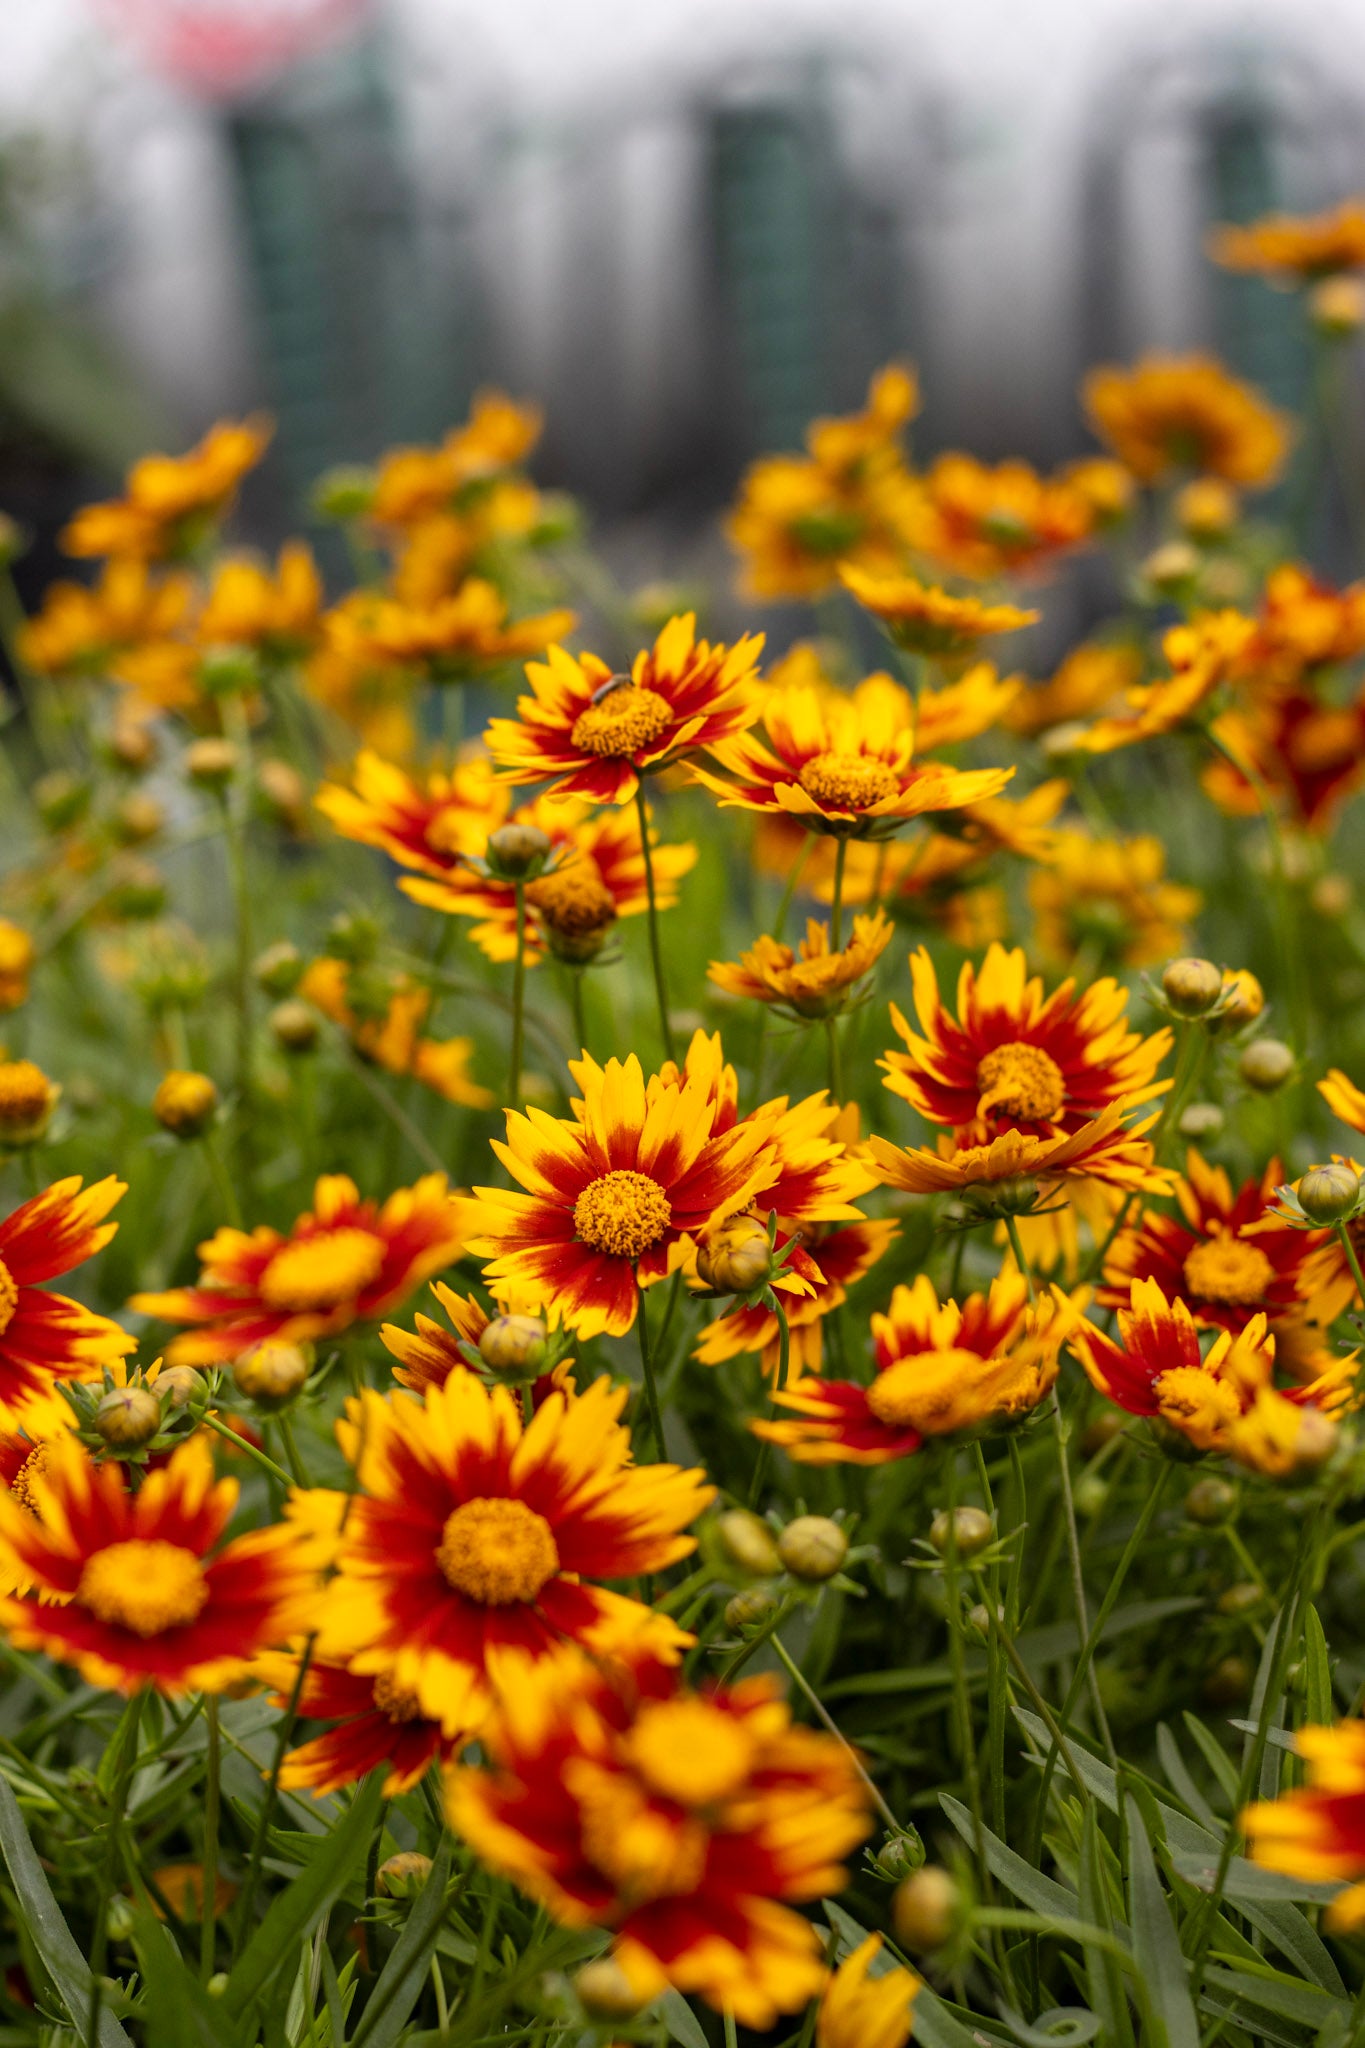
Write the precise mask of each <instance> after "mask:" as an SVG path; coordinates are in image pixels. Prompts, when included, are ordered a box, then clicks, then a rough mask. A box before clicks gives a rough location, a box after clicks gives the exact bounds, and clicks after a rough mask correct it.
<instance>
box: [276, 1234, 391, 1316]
mask: <svg viewBox="0 0 1365 2048" xmlns="http://www.w3.org/2000/svg"><path fill="white" fill-rule="evenodd" d="M383 1263H384V1244H383V1240H382V1239H381V1238H378V1237H376V1236H375V1235H374V1233H373V1232H372V1231H369V1230H356V1229H353V1228H343V1229H341V1230H319V1231H317V1232H315V1233H314V1235H313V1236H312V1237H300V1238H296V1239H295V1240H294V1241H293V1242H292V1243H290V1244H286V1245H283V1246H282V1247H281V1248H280V1250H279V1251H277V1252H276V1254H275V1256H274V1258H273V1259H272V1260H271V1261H270V1264H269V1265H268V1266H267V1267H266V1269H265V1271H264V1273H262V1275H261V1299H262V1301H264V1302H265V1303H266V1305H267V1306H268V1307H270V1308H276V1309H283V1310H285V1311H287V1312H288V1313H289V1314H291V1315H302V1314H304V1313H306V1312H307V1311H308V1310H309V1309H326V1308H340V1307H341V1305H342V1303H343V1302H348V1301H354V1300H355V1298H356V1296H357V1295H358V1294H361V1293H363V1292H364V1290H365V1289H366V1288H367V1287H368V1286H369V1284H370V1282H371V1281H372V1280H375V1279H377V1278H378V1276H379V1269H380V1267H381V1266H382V1265H383Z"/></svg>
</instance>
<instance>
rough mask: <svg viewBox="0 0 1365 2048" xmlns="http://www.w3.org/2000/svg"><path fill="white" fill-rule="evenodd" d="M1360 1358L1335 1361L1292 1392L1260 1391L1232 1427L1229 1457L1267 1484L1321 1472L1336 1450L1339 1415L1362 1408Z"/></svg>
mask: <svg viewBox="0 0 1365 2048" xmlns="http://www.w3.org/2000/svg"><path fill="white" fill-rule="evenodd" d="M1358 1356H1359V1354H1358V1353H1357V1352H1354V1351H1353V1352H1352V1353H1351V1354H1350V1357H1349V1358H1342V1359H1336V1360H1333V1361H1332V1363H1331V1365H1330V1366H1329V1368H1328V1369H1327V1370H1326V1371H1324V1373H1323V1374H1322V1376H1321V1377H1320V1378H1319V1379H1318V1380H1316V1381H1314V1382H1313V1383H1312V1384H1311V1385H1309V1386H1307V1387H1303V1388H1292V1389H1291V1390H1290V1391H1289V1392H1288V1393H1281V1391H1280V1390H1279V1388H1278V1387H1257V1388H1256V1389H1255V1391H1254V1392H1253V1394H1252V1396H1251V1399H1250V1401H1249V1402H1248V1403H1247V1405H1246V1406H1245V1407H1244V1408H1243V1410H1242V1412H1241V1414H1240V1415H1235V1416H1234V1417H1233V1419H1232V1421H1231V1422H1230V1423H1229V1424H1228V1431H1227V1439H1226V1442H1225V1444H1224V1445H1223V1448H1224V1449H1225V1450H1226V1451H1227V1454H1228V1456H1229V1457H1230V1458H1231V1459H1233V1461H1234V1462H1235V1463H1236V1464H1238V1465H1244V1466H1245V1467H1246V1469H1247V1470H1248V1471H1249V1472H1255V1473H1256V1474H1258V1476H1259V1477H1260V1478H1262V1479H1276V1480H1279V1479H1283V1480H1290V1481H1292V1480H1301V1479H1305V1478H1308V1477H1309V1476H1310V1475H1311V1474H1312V1473H1314V1472H1316V1471H1318V1470H1319V1469H1320V1467H1321V1466H1323V1465H1325V1464H1326V1462H1327V1460H1328V1459H1329V1458H1330V1457H1331V1455H1332V1453H1333V1451H1334V1450H1335V1449H1336V1446H1337V1423H1336V1417H1337V1414H1339V1413H1342V1412H1345V1411H1346V1410H1347V1409H1349V1408H1352V1407H1358V1406H1359V1397H1358V1396H1357V1395H1356V1394H1355V1392H1354V1381H1355V1372H1356V1362H1357V1358H1358Z"/></svg>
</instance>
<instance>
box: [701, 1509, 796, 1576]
mask: <svg viewBox="0 0 1365 2048" xmlns="http://www.w3.org/2000/svg"><path fill="white" fill-rule="evenodd" d="M716 1538H717V1541H718V1542H719V1544H720V1547H721V1549H722V1551H723V1552H724V1553H725V1561H726V1562H727V1563H728V1564H733V1565H735V1566H737V1567H738V1569H739V1570H740V1571H742V1572H747V1573H749V1575H750V1577H752V1578H755V1579H771V1578H775V1577H776V1576H777V1574H778V1572H780V1571H781V1569H782V1559H781V1557H780V1555H779V1553H778V1548H777V1540H776V1538H775V1537H774V1535H773V1532H772V1530H771V1529H770V1528H769V1526H768V1524H767V1523H766V1522H765V1521H764V1520H763V1519H762V1517H761V1516H760V1515H754V1514H750V1512H749V1510H748V1509H747V1508H727V1510H726V1511H725V1513H724V1514H723V1515H718V1516H717V1518H716Z"/></svg>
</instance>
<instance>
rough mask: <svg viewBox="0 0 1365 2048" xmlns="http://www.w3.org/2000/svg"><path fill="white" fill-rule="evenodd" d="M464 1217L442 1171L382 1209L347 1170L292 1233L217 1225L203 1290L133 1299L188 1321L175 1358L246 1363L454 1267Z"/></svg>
mask: <svg viewBox="0 0 1365 2048" xmlns="http://www.w3.org/2000/svg"><path fill="white" fill-rule="evenodd" d="M459 1214H460V1211H459V1204H458V1202H457V1200H456V1198H455V1196H453V1195H452V1194H451V1193H450V1191H449V1189H448V1188H447V1186H446V1179H445V1175H444V1174H441V1173H431V1174H426V1175H424V1176H423V1178H422V1179H421V1180H419V1181H417V1182H416V1183H415V1184H414V1185H413V1186H412V1187H410V1188H399V1189H398V1190H397V1191H396V1193H394V1194H392V1195H390V1196H389V1198H388V1200H387V1201H386V1202H384V1203H383V1204H382V1206H381V1204H379V1203H377V1202H371V1201H362V1200H361V1198H360V1191H359V1189H358V1188H357V1187H356V1185H355V1182H354V1181H352V1180H349V1179H347V1177H346V1175H345V1174H341V1173H333V1174H324V1175H323V1176H322V1178H321V1179H320V1180H319V1181H318V1183H317V1186H316V1188H315V1190H314V1194H313V1208H312V1209H311V1210H308V1211H305V1213H304V1214H303V1215H302V1216H300V1217H299V1218H298V1220H297V1222H296V1223H295V1224H294V1227H293V1229H292V1230H291V1231H290V1232H289V1234H288V1235H287V1236H285V1235H283V1234H282V1233H281V1232H280V1231H278V1230H272V1229H271V1228H270V1227H269V1226H268V1225H266V1224H263V1223H262V1224H258V1225H257V1227H256V1228H255V1230H253V1231H250V1232H247V1231H245V1230H231V1229H227V1228H224V1229H222V1230H219V1231H218V1232H217V1234H216V1235H215V1236H213V1237H211V1238H209V1239H208V1240H207V1241H206V1242H205V1243H204V1244H201V1245H200V1247H199V1257H200V1261H201V1263H202V1266H203V1271H202V1272H201V1274H200V1276H199V1281H198V1284H197V1285H196V1286H194V1287H174V1288H171V1289H169V1290H168V1291H167V1292H165V1293H161V1294H135V1295H134V1296H133V1299H132V1302H131V1303H130V1306H131V1307H132V1308H135V1309H138V1310H140V1311H141V1313H142V1314H143V1315H149V1316H160V1317H163V1318H164V1319H165V1321H167V1322H170V1323H185V1324H188V1325H189V1327H188V1328H187V1329H186V1331H185V1332H184V1334H183V1335H182V1336H179V1337H174V1338H172V1340H171V1342H170V1344H169V1345H168V1347H167V1351H166V1356H167V1357H168V1358H169V1359H170V1360H171V1362H172V1363H173V1364H178V1365H208V1364H214V1363H216V1362H218V1361H219V1360H221V1359H228V1358H238V1357H240V1356H241V1354H242V1353H243V1352H244V1351H249V1350H250V1349H251V1347H252V1346H253V1345H254V1344H261V1343H264V1342H266V1341H267V1340H278V1341H280V1342H284V1343H295V1344H301V1343H311V1342H312V1341H314V1340H315V1339H317V1338H319V1337H330V1336H335V1335H336V1334H337V1333H338V1332H340V1331H342V1330H346V1329H349V1328H350V1326H351V1324H352V1323H356V1322H370V1321H373V1320H374V1319H375V1318H376V1317H378V1316H382V1315H383V1314H384V1313H385V1311H386V1310H387V1309H391V1308H394V1307H396V1306H397V1304H398V1303H399V1302H400V1301H403V1300H405V1299H406V1297H407V1296H408V1295H409V1294H411V1293H412V1292H413V1290H414V1289H415V1288H417V1287H420V1286H421V1284H422V1282H423V1281H424V1280H429V1279H430V1278H431V1276H432V1275H433V1273H439V1272H440V1271H441V1270H442V1268H443V1267H445V1266H449V1265H452V1264H453V1263H454V1261H455V1260H456V1259H458V1258H459V1257H461V1255H462V1254H463V1252H464V1249H465V1245H464V1239H463V1237H462V1235H461V1231H460V1227H459ZM2 1254H3V1242H0V1255H2ZM126 1348H128V1349H131V1348H132V1344H131V1340H129V1344H128V1346H127V1347H126Z"/></svg>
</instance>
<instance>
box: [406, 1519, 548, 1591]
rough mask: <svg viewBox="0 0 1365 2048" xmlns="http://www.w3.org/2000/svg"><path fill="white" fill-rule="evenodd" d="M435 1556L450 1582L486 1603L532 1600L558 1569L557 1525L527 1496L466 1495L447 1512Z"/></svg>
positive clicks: (456, 1588) (457, 1588) (456, 1589)
mask: <svg viewBox="0 0 1365 2048" xmlns="http://www.w3.org/2000/svg"><path fill="white" fill-rule="evenodd" d="M436 1562H437V1564H439V1565H440V1567H441V1570H442V1571H443V1572H444V1573H445V1575H446V1579H447V1582H448V1583H449V1584H450V1585H452V1586H453V1587H454V1588H455V1591H456V1592H457V1593H463V1594H464V1596H465V1598H466V1599H467V1600H477V1601H478V1602H479V1604H480V1606H482V1607H511V1606H513V1605H515V1603H516V1602H517V1601H519V1600H534V1599H535V1597H536V1595H537V1594H538V1593H539V1592H540V1590H541V1588H542V1586H544V1585H546V1584H548V1582H549V1581H550V1580H551V1579H552V1578H553V1577H554V1575H555V1573H556V1572H557V1571H558V1570H559V1551H558V1550H557V1549H556V1547H555V1539H554V1531H553V1530H552V1529H551V1527H550V1525H549V1523H548V1522H547V1521H546V1519H545V1517H544V1516H543V1515H538V1514H537V1513H536V1511H535V1509H534V1508H528V1507H527V1505H526V1503H525V1502H524V1501H520V1500H503V1499H491V1500H490V1499H479V1500H467V1501H465V1502H463V1503H462V1505H461V1506H459V1507H458V1508H456V1509H455V1511H454V1513H453V1514H450V1515H447V1517H446V1525H445V1528H444V1529H443V1530H442V1532H441V1541H440V1545H439V1547H438V1549H437V1552H436Z"/></svg>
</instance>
